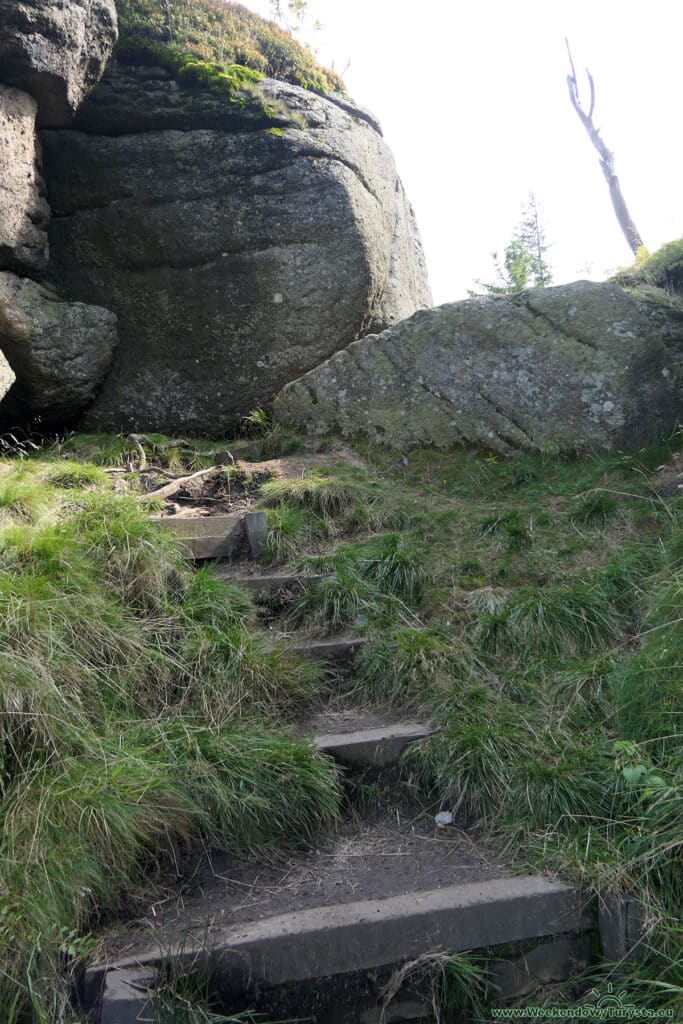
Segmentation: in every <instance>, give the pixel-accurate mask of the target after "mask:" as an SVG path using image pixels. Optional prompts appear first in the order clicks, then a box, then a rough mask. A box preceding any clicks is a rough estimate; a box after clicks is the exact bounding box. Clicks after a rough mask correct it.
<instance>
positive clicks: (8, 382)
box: [0, 352, 16, 402]
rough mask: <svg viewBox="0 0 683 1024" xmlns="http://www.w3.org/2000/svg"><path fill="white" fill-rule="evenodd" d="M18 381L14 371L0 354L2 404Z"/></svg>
mask: <svg viewBox="0 0 683 1024" xmlns="http://www.w3.org/2000/svg"><path fill="white" fill-rule="evenodd" d="M15 380H16V377H15V376H14V370H13V369H12V367H11V366H10V364H9V363H8V362H7V360H6V359H5V357H4V356H3V354H2V352H0V402H1V401H2V400H3V398H4V397H5V395H6V394H7V392H8V391H9V389H10V388H11V387H12V385H13V384H14V382H15Z"/></svg>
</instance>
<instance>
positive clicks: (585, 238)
mask: <svg viewBox="0 0 683 1024" xmlns="http://www.w3.org/2000/svg"><path fill="white" fill-rule="evenodd" d="M243 2H244V3H246V6H248V7H250V8H251V9H252V10H255V11H258V12H259V13H261V14H267V13H268V9H269V5H268V0H243ZM310 8H311V12H312V14H313V16H314V17H317V18H318V19H319V20H320V22H322V25H323V28H322V30H321V31H318V32H317V33H315V34H310V33H309V34H308V36H307V38H309V39H311V40H312V45H313V47H314V49H315V50H316V51H317V53H318V57H319V59H320V60H321V61H322V62H323V63H325V64H327V65H328V66H334V68H335V69H336V70H337V71H340V72H341V71H344V69H345V68H347V64H348V68H347V70H346V71H344V80H345V82H346V84H347V88H348V91H349V93H350V95H351V96H353V98H354V99H356V100H357V101H358V102H359V103H361V104H362V105H363V106H366V107H368V108H370V109H371V110H372V111H373V112H374V113H375V114H376V115H377V116H378V117H379V119H380V121H381V123H382V125H383V129H384V134H385V136H386V139H387V141H388V143H389V145H390V146H391V148H392V150H393V152H394V155H395V157H396V163H397V165H398V169H399V173H400V174H401V177H402V178H403V181H404V184H405V186H406V189H407V192H408V195H409V197H410V199H411V201H412V203H413V206H414V208H415V212H416V214H417V219H418V224H419V226H420V230H421V233H422V239H423V242H424V245H425V250H426V254H427V262H428V266H429V273H430V278H431V283H432V288H433V291H434V300H435V302H437V303H441V302H447V301H450V300H453V299H458V298H463V297H464V296H465V294H466V289H467V288H468V287H472V285H473V282H474V280H475V279H476V278H481V279H483V280H488V281H490V280H492V279H493V276H494V275H493V267H492V261H491V253H492V252H494V251H499V252H501V251H502V250H503V249H504V247H505V245H506V243H507V242H508V241H509V239H510V236H511V234H512V232H513V229H514V228H515V226H516V224H517V222H518V220H519V214H520V205H521V203H522V202H523V201H524V200H525V198H526V195H527V194H528V192H529V190H530V189H533V191H534V192H535V193H536V197H537V200H538V201H539V203H540V205H541V208H542V211H543V221H544V224H545V227H546V233H547V237H548V240H549V241H550V242H551V243H552V248H551V249H550V251H549V254H548V257H549V259H550V262H551V264H552V266H553V271H554V280H555V283H557V284H559V283H562V282H565V281H571V280H575V279H577V278H579V277H584V278H585V277H592V278H594V279H596V280H599V279H601V278H603V277H605V276H606V274H607V273H609V272H610V271H611V270H613V269H614V268H615V267H616V266H620V265H621V266H623V265H626V264H628V263H630V262H631V255H630V250H629V248H628V246H627V245H626V242H625V240H624V238H623V236H622V234H621V231H620V229H619V227H618V225H617V221H616V218H615V217H614V213H613V212H612V207H611V204H610V201H609V195H608V192H607V186H606V183H605V180H604V178H603V176H602V172H601V171H600V167H599V164H598V157H597V153H596V152H595V150H594V149H593V147H592V145H591V143H590V141H589V139H588V136H587V135H586V133H585V131H584V128H583V127H582V125H581V124H580V122H579V120H578V118H577V116H576V114H575V113H574V111H573V109H572V107H571V105H570V102H569V97H568V94H567V85H566V80H565V76H566V74H567V69H568V62H567V55H566V50H565V43H564V39H565V36H567V37H568V38H569V41H570V43H571V46H572V51H573V54H574V61H575V64H576V69H577V74H579V76H580V82H581V84H583V82H584V81H585V78H584V77H582V73H583V69H584V68H585V67H588V68H590V70H591V71H592V73H593V77H594V78H595V83H596V94H597V103H596V111H595V123H596V125H597V127H598V128H600V129H601V130H602V136H603V139H604V141H605V142H606V144H607V145H608V146H609V148H610V149H612V150H613V152H614V153H615V157H616V171H617V174H618V175H619V178H620V181H621V185H622V190H623V193H624V196H625V198H626V201H627V203H628V205H629V208H630V211H631V214H632V216H633V219H634V221H635V223H636V225H637V227H638V229H639V230H640V233H641V235H642V236H643V239H644V241H645V244H646V245H647V246H648V248H649V249H650V250H654V249H656V248H658V247H659V246H660V245H662V244H663V243H664V242H666V241H669V240H671V239H672V238H679V237H681V235H683V174H682V171H683V131H682V130H681V109H682V104H681V101H682V99H683V90H682V89H681V82H682V81H683V79H682V76H681V69H682V56H683V0H647V2H645V0H637V2H634V0H592V2H588V0H411V2H409V3H408V2H405V0H310Z"/></svg>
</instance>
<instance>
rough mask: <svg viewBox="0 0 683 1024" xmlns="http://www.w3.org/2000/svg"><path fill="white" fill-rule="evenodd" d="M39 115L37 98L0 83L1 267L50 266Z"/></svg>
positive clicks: (29, 268)
mask: <svg viewBox="0 0 683 1024" xmlns="http://www.w3.org/2000/svg"><path fill="white" fill-rule="evenodd" d="M35 120H36V101H35V100H34V99H33V97H32V96H29V95H28V93H25V92H22V91H21V90H20V89H14V88H13V87H12V86H8V85H1V84H0V270H18V271H20V272H28V273H31V272H33V271H37V270H41V269H42V268H43V267H44V265H45V260H46V256H47V230H46V225H47V220H48V217H49V214H50V211H49V208H48V205H47V202H46V200H45V196H44V186H43V182H42V178H41V175H40V166H39V162H40V151H39V147H38V140H37V138H36V132H35Z"/></svg>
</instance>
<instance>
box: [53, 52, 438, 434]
mask: <svg viewBox="0 0 683 1024" xmlns="http://www.w3.org/2000/svg"><path fill="white" fill-rule="evenodd" d="M260 88H261V89H262V91H263V94H264V96H265V97H266V99H267V100H268V102H273V103H275V102H277V104H278V105H279V107H280V108H281V109H282V110H284V111H285V114H284V115H283V116H282V117H277V118H276V119H275V121H276V122H277V123H278V124H280V125H281V126H284V127H280V128H275V130H274V131H273V130H266V128H267V122H266V123H264V122H263V116H262V115H254V116H253V117H252V116H251V115H250V114H248V112H247V113H245V112H244V111H240V110H239V109H235V108H233V107H232V106H231V105H230V104H229V103H227V102H225V101H221V100H220V99H219V98H217V97H216V96H215V95H213V94H211V93H202V92H196V91H194V92H191V91H188V90H183V89H182V88H180V87H179V86H178V85H177V83H176V82H174V81H172V80H171V79H170V78H169V76H168V75H167V74H166V73H165V72H163V71H161V70H158V69H157V70H155V69H149V68H147V69H130V68H129V69H124V68H117V67H116V66H114V67H112V68H111V69H108V70H107V73H106V75H105V77H104V79H103V80H102V82H101V83H100V84H99V85H98V86H97V87H96V88H95V90H94V91H93V93H92V96H91V97H90V98H89V99H88V101H87V102H86V103H85V104H84V105H83V107H82V108H81V110H80V111H79V113H78V116H77V119H76V122H75V127H76V128H77V129H79V130H76V131H46V132H43V133H42V139H43V145H44V150H45V161H46V167H47V179H48V185H49V195H50V201H51V204H52V207H53V209H54V211H55V213H56V214H57V215H58V216H57V217H56V219H55V221H54V222H53V225H52V228H51V245H52V251H51V259H52V268H53V273H54V279H55V280H56V281H57V283H59V284H61V285H62V286H63V287H65V288H67V289H68V290H69V291H70V292H72V293H73V294H75V295H77V296H78V298H80V299H81V300H83V301H87V302H95V303H98V304H102V305H105V306H107V307H108V308H111V309H113V310H114V311H115V312H116V313H117V315H118V317H119V327H120V333H121V346H120V349H119V352H118V354H117V357H116V363H115V366H114V369H113V371H112V373H111V374H110V376H109V378H108V380H107V382H106V384H105V386H104V388H103V389H102V392H101V394H100V395H99V397H98V398H97V400H96V402H95V404H94V406H93V408H92V410H91V411H90V412H89V413H88V417H87V424H88V425H89V426H90V427H93V428H97V429H118V428H120V427H121V426H125V427H127V428H132V427H137V428H140V429H150V430H151V429H158V430H162V431H164V432H169V433H173V432H176V431H181V430H183V431H192V430H194V431H204V432H206V430H207V429H210V430H211V431H212V432H219V431H223V430H227V429H229V428H230V427H232V426H234V424H235V423H236V421H238V419H239V417H240V416H242V415H244V414H246V413H248V412H249V411H251V410H252V409H253V408H255V407H257V406H264V405H266V406H267V405H268V404H270V402H271V401H272V399H273V397H274V395H275V394H276V392H277V391H278V390H279V388H280V387H282V385H283V384H285V383H286V382H287V381H289V380H292V379H293V378H295V377H298V376H300V375H301V374H302V373H304V372H305V371H306V370H308V369H310V368H311V367H313V366H316V365H317V364H318V363H320V362H321V361H322V360H324V359H326V358H327V357H328V356H329V355H331V354H332V353H333V352H335V351H336V350H338V349H339V348H342V347H344V346H345V345H347V344H348V343H349V342H350V341H352V340H354V339H356V338H358V337H361V336H362V335H364V334H366V333H367V332H368V331H371V330H378V329H383V328H384V327H385V326H388V325H389V324H390V323H392V322H395V321H396V320H397V319H400V318H403V317H405V316H407V315H409V314H410V313H412V312H413V311H414V310H415V309H417V308H419V307H421V306H426V305H429V304H430V302H431V296H430V292H429V287H428V284H427V277H426V271H425V266H424V259H423V255H422V249H421V246H420V243H419V238H418V235H417V230H416V228H415V224H414V219H413V217H412V212H411V211H410V208H409V206H408V204H407V202H406V201H405V197H404V196H403V192H402V189H401V187H400V183H399V181H398V178H397V175H396V169H395V166H394V162H393V159H392V157H391V154H390V152H389V150H388V148H387V146H386V144H385V143H384V141H383V139H382V137H381V135H380V134H379V132H378V131H377V128H376V127H375V125H374V122H373V121H372V119H371V117H370V116H369V115H367V114H366V113H365V112H364V111H362V110H361V109H360V108H358V109H357V108H355V107H354V106H353V105H352V104H351V103H350V101H345V100H344V101H342V100H340V99H336V98H323V97H321V96H317V95H315V94H313V93H309V92H306V91H305V90H303V89H299V88H297V87H296V86H291V85H287V84H285V83H282V82H273V81H265V82H263V83H261V86H260ZM288 119H289V124H288ZM287 125H288V126H287ZM81 129H82V130H81Z"/></svg>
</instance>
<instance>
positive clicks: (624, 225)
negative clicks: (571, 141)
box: [565, 39, 643, 256]
mask: <svg viewBox="0 0 683 1024" xmlns="http://www.w3.org/2000/svg"><path fill="white" fill-rule="evenodd" d="M565 43H566V44H567V53H568V54H569V67H570V69H571V74H569V75H567V86H568V88H569V99H570V100H571V104H572V106H573V108H574V110H575V111H576V113H577V114H578V117H579V120H580V121H581V124H582V125H583V126H584V128H585V129H586V132H587V133H588V138H589V139H590V140H591V142H592V143H593V145H594V147H595V149H596V150H597V151H598V155H599V157H600V167H601V169H602V173H603V174H604V176H605V181H606V182H607V187H608V188H609V194H610V199H611V200H612V206H613V207H614V212H615V214H616V217H617V220H618V222H619V227H620V228H621V230H622V231H623V233H624V237H625V239H626V241H627V242H628V245H629V248H630V249H631V252H632V253H633V255H634V256H635V255H636V253H637V252H638V249H639V248H640V247H641V246H642V244H643V240H642V238H641V237H640V232H639V231H638V229H637V228H636V226H635V224H634V223H633V219H632V218H631V215H630V213H629V212H628V207H627V206H626V202H625V200H624V197H623V195H622V193H621V186H620V184H619V179H618V178H617V176H616V174H615V173H614V153H612V152H611V150H609V149H608V148H607V146H606V145H605V143H604V142H603V140H602V138H601V137H600V132H599V131H598V129H597V128H596V127H595V125H594V123H593V113H594V111H595V82H594V81H593V76H592V75H591V73H590V71H589V70H588V69H587V68H586V76H587V77H588V86H589V89H590V102H589V104H588V112H586V111H585V110H584V108H583V107H582V105H581V97H580V94H579V83H578V79H577V77H576V70H575V68H574V60H573V58H572V52H571V50H570V48H569V40H567V39H565Z"/></svg>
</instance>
